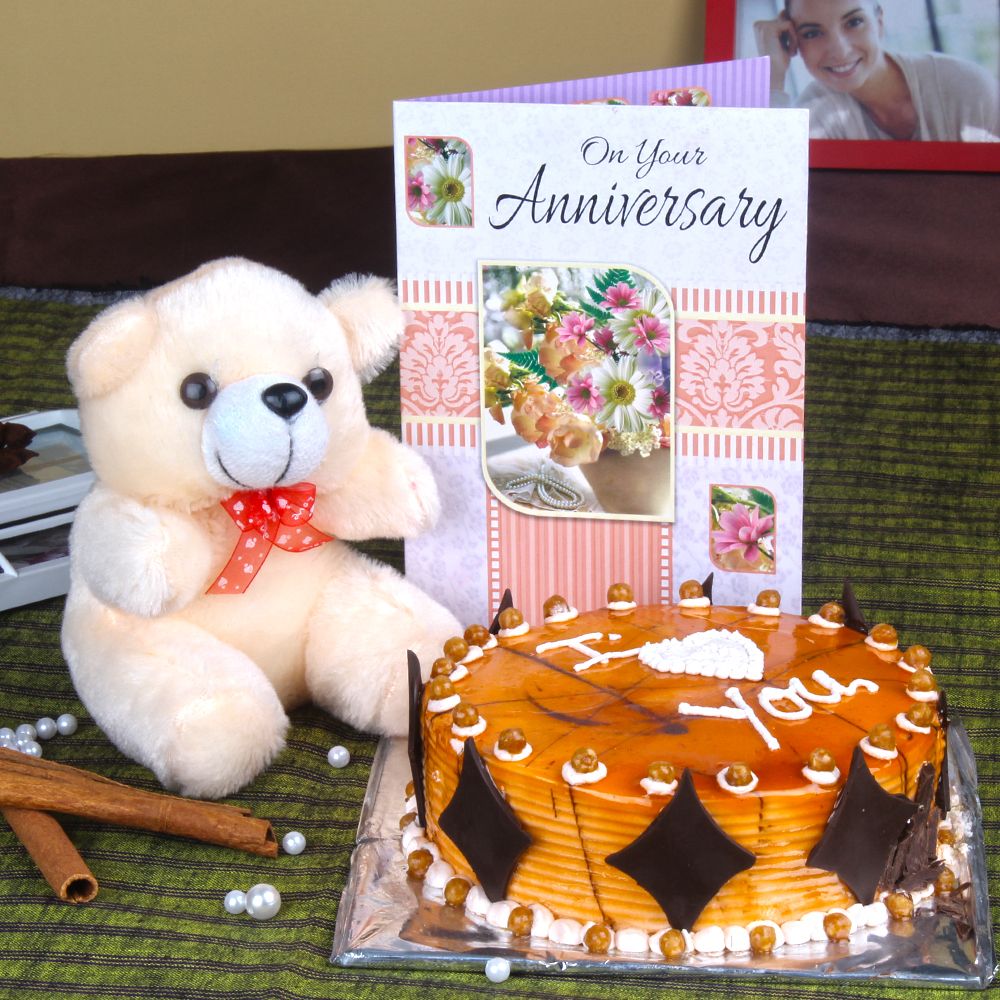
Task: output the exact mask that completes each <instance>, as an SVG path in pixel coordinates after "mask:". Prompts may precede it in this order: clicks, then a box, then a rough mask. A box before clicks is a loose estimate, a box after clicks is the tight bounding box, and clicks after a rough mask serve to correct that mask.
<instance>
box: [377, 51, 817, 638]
mask: <svg viewBox="0 0 1000 1000" xmlns="http://www.w3.org/2000/svg"><path fill="white" fill-rule="evenodd" d="M762 62H763V64H764V65H763V66H761V63H762ZM767 96H768V95H767V71H766V61H761V60H751V61H749V62H748V63H729V64H713V65H711V66H705V67H688V68H684V69H678V70H667V71H660V72H659V73H641V74H633V75H630V76H625V77H613V78H603V79H599V80H587V81H575V82H573V83H568V84H554V85H547V86H545V87H537V88H516V89H514V90H512V91H504V92H490V93H487V94H476V95H452V96H451V98H434V99H429V100H426V101H404V102H398V103H397V104H396V105H395V154H396V174H395V183H396V203H397V212H396V227H397V241H398V253H399V274H398V278H399V291H400V296H401V299H402V302H403V307H404V310H405V311H406V333H405V338H404V343H403V347H402V351H401V392H402V412H403V433H404V438H405V440H406V441H407V443H409V444H410V445H412V446H413V447H415V448H417V449H418V450H419V451H420V452H421V453H422V454H423V455H424V457H425V458H426V459H427V460H428V462H429V463H430V464H431V466H432V468H433V469H434V472H435V475H436V477H437V481H438V485H439V488H440V491H441V495H442V501H443V511H444V513H443V516H442V518H441V521H440V523H439V525H438V526H437V528H436V529H435V530H434V531H433V532H431V533H430V534H428V535H425V536H423V537H421V538H419V539H416V540H412V541H408V542H407V547H406V569H407V575H408V576H410V577H411V578H412V579H413V580H414V581H415V582H416V583H417V584H419V585H420V586H423V587H425V588H427V589H428V590H430V591H431V592H433V593H434V594H435V596H437V597H439V598H440V599H441V600H442V601H443V602H444V603H446V604H448V605H449V606H450V607H451V608H452V610H453V611H454V612H455V614H456V615H457V616H458V618H459V619H460V620H462V621H466V622H473V621H484V620H486V621H488V619H489V618H490V617H491V616H492V613H493V611H494V610H495V609H496V607H497V605H498V603H499V601H500V598H501V596H502V594H503V590H504V589H505V588H507V587H509V588H511V590H512V592H513V594H514V597H515V603H516V604H517V606H518V607H519V608H521V609H522V610H523V611H524V612H525V615H526V617H528V618H529V620H531V619H533V618H534V619H537V618H539V616H540V614H541V607H542V603H543V602H544V600H545V599H546V598H547V597H548V596H549V595H551V594H553V593H560V594H563V595H564V596H566V597H567V598H568V599H569V600H570V601H571V602H572V603H573V604H574V605H575V606H577V607H580V608H587V607H598V606H601V605H602V604H604V603H605V600H606V592H607V587H608V585H609V584H610V583H613V582H616V581H625V582H628V583H630V584H631V585H632V587H633V590H634V592H635V597H636V600H637V601H639V602H640V603H656V602H660V601H674V600H676V597H677V593H676V591H677V587H678V585H679V584H680V582H681V581H683V580H685V579H688V578H694V579H698V580H702V579H704V578H705V577H707V576H708V574H709V573H714V600H715V602H716V603H720V604H746V603H748V602H749V601H751V600H752V599H753V598H755V597H756V595H757V594H758V593H759V592H760V591H761V590H764V589H776V590H779V591H780V592H781V594H782V607H783V608H785V609H786V610H788V611H798V610H799V605H800V601H801V520H802V458H803V451H802V447H803V440H802V438H803V405H804V387H805V372H804V357H805V341H804V334H805V323H804V305H805V303H804V296H803V291H804V285H805V246H806V243H805V241H806V186H807V156H808V124H807V119H806V114H805V113H804V112H798V111H772V110H767V109H766V107H765V106H766V104H767ZM548 102H551V103H548ZM557 102H565V103H557ZM746 104H755V105H759V107H755V108H747V107H739V106H734V105H746ZM727 105H728V106H727Z"/></svg>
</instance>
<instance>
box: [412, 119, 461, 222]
mask: <svg viewBox="0 0 1000 1000" xmlns="http://www.w3.org/2000/svg"><path fill="white" fill-rule="evenodd" d="M406 212H407V215H409V217H410V218H411V219H412V220H413V221H414V222H415V223H417V224H418V225H421V226H446V227H449V228H453V229H454V228H468V227H470V226H471V225H472V150H471V149H470V148H469V144H468V143H467V142H465V141H464V140H463V139H458V138H456V137H454V136H423V135H409V136H407V137H406Z"/></svg>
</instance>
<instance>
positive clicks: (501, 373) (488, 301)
mask: <svg viewBox="0 0 1000 1000" xmlns="http://www.w3.org/2000/svg"><path fill="white" fill-rule="evenodd" d="M482 281H483V302H484V313H483V341H484V349H483V350H484V357H483V366H482V372H483V405H484V409H485V410H486V412H487V413H489V414H490V416H491V417H492V418H493V420H494V421H495V422H496V423H497V424H499V425H503V427H504V428H508V427H509V428H510V433H509V434H508V435H507V440H506V441H504V443H503V444H501V445H499V446H497V444H496V443H497V442H498V441H503V435H502V433H500V432H498V431H497V428H496V427H493V428H492V430H491V429H490V428H489V427H487V428H485V430H484V440H485V442H486V446H487V462H486V465H487V471H488V472H489V473H490V475H491V477H492V478H493V479H494V485H498V484H497V481H496V477H495V476H493V472H494V467H493V463H492V462H491V447H490V445H491V442H492V443H493V444H494V448H493V449H492V451H493V453H494V454H496V452H497V450H498V448H499V450H501V451H502V450H503V449H508V450H509V449H512V448H516V447H523V445H524V444H525V443H526V444H528V445H534V446H535V447H536V448H538V449H540V450H542V451H543V452H544V453H545V456H544V457H545V458H547V459H549V460H550V461H551V462H552V463H555V465H558V466H562V467H563V468H564V469H566V470H573V469H578V473H576V474H574V475H570V474H569V473H566V474H564V475H565V479H564V481H566V482H572V481H573V480H574V479H575V478H576V475H582V478H583V485H584V487H585V488H587V489H588V490H589V491H592V493H593V495H594V497H595V498H596V501H597V503H598V504H599V510H600V511H602V512H604V513H606V514H620V515H632V516H645V517H651V518H657V519H670V518H671V517H672V512H673V476H672V470H671V447H670V446H671V381H670V365H671V354H672V349H673V334H674V310H673V304H672V302H671V300H670V296H669V295H668V294H667V292H666V291H665V290H664V289H663V288H662V287H661V286H660V285H659V284H657V283H656V282H654V281H653V280H652V279H650V278H649V277H648V276H646V275H644V274H642V273H640V272H638V271H636V270H635V269H629V268H625V267H609V268H597V269H595V268H582V267H525V266H515V265H509V264H489V265H483V270H482ZM515 435H516V437H515ZM545 468H546V466H545V465H544V464H543V465H542V469H543V478H544V475H545V474H544V469H545ZM548 468H550V469H551V466H548ZM553 471H556V470H553ZM548 478H550V479H552V478H553V477H552V475H551V474H548ZM507 495H508V498H509V497H510V493H509V491H508V492H507ZM549 506H553V507H556V509H558V508H559V506H560V504H549ZM564 509H573V508H572V507H571V506H570V505H569V503H568V502H567V503H566V505H565V507H564ZM593 509H595V510H597V509H598V508H596V507H595V508H593Z"/></svg>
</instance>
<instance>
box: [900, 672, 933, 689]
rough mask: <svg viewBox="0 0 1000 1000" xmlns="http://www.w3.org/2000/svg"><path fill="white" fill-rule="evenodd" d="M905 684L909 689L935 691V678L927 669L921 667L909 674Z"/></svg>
mask: <svg viewBox="0 0 1000 1000" xmlns="http://www.w3.org/2000/svg"><path fill="white" fill-rule="evenodd" d="M906 686H907V688H909V689H910V690H911V691H937V680H936V679H935V677H934V675H933V674H932V673H931V672H930V671H929V670H926V669H921V670H918V671H917V672H916V673H914V674H910V681H909V683H908V684H907V685H906Z"/></svg>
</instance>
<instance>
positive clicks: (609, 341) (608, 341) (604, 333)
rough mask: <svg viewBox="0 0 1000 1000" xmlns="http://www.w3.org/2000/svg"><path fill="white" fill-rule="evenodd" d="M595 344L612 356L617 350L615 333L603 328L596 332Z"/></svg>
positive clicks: (608, 328)
mask: <svg viewBox="0 0 1000 1000" xmlns="http://www.w3.org/2000/svg"><path fill="white" fill-rule="evenodd" d="M594 343H595V344H597V346H598V347H599V348H600V349H601V350H602V351H604V352H605V353H606V354H610V353H611V352H612V351H613V350H614V349H615V334H614V331H613V330H612V329H611V328H610V327H607V326H602V327H601V328H600V329H599V330H595V331H594Z"/></svg>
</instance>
